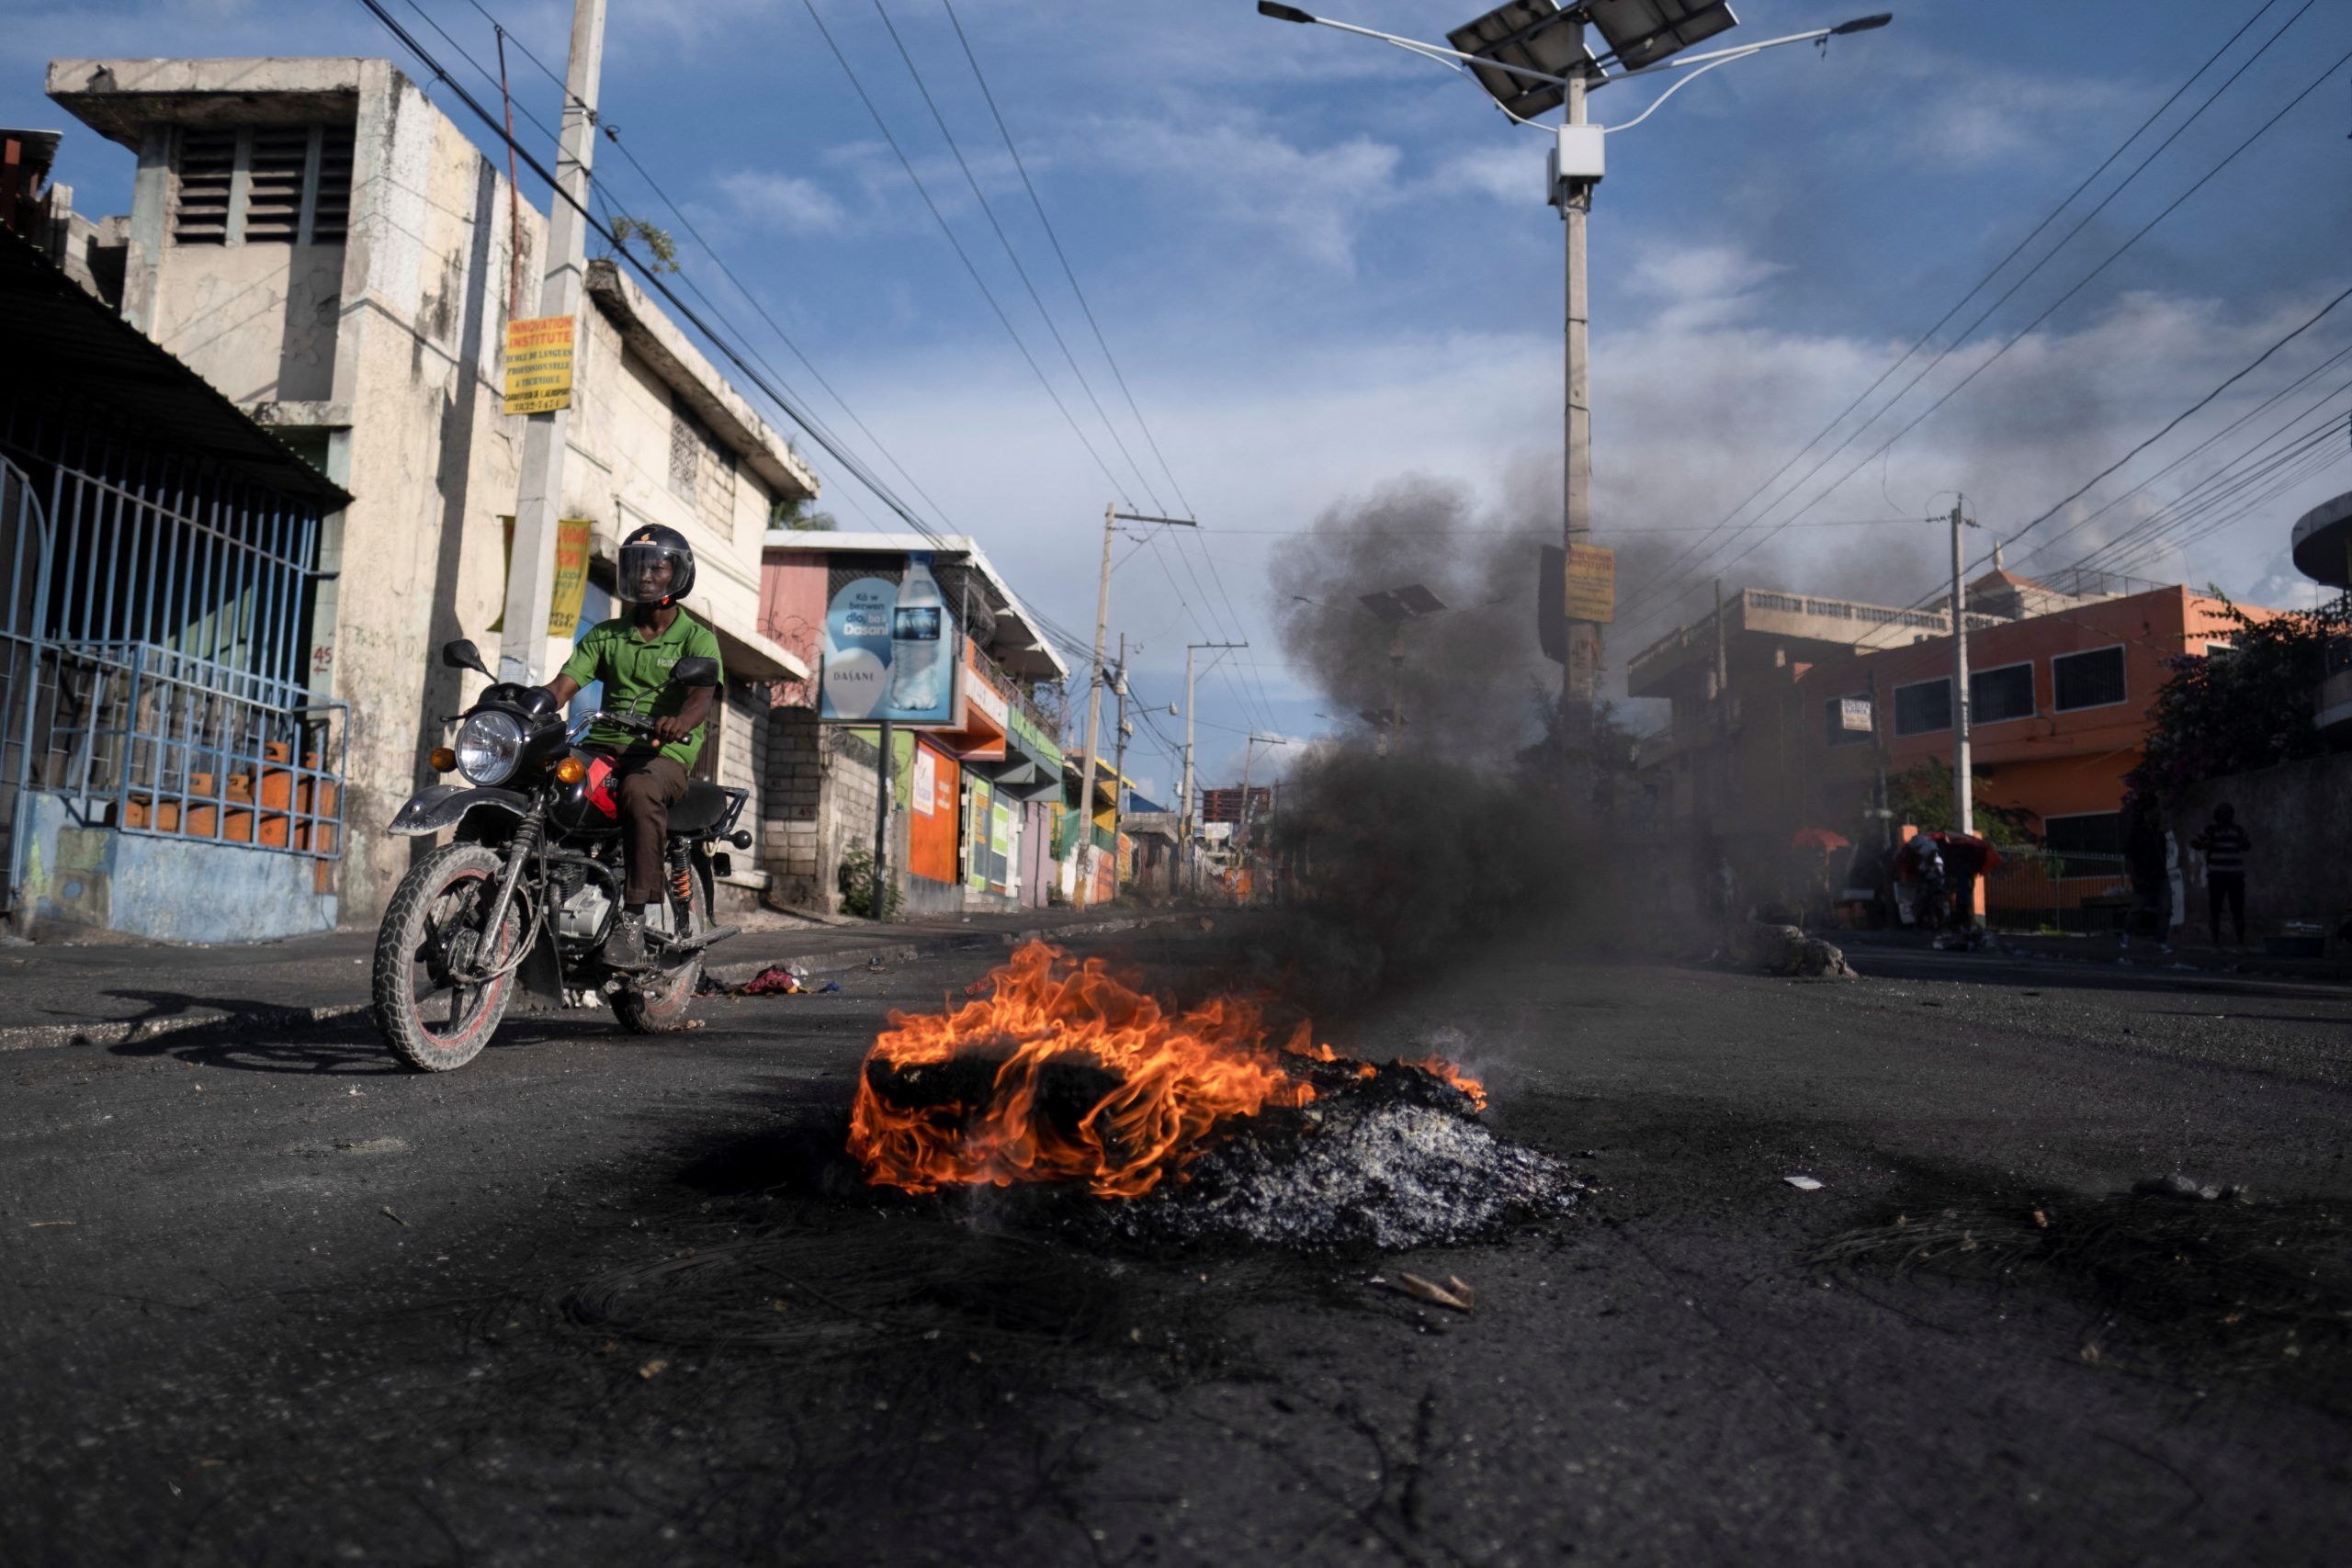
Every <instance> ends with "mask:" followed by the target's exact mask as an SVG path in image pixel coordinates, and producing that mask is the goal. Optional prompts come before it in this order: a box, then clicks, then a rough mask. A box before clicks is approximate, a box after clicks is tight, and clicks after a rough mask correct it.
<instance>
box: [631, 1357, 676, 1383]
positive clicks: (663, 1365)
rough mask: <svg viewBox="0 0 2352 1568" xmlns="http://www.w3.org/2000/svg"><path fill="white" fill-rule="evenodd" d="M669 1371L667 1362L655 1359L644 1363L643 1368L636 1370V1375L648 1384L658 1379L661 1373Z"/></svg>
mask: <svg viewBox="0 0 2352 1568" xmlns="http://www.w3.org/2000/svg"><path fill="white" fill-rule="evenodd" d="M669 1370H670V1363H669V1362H667V1361H664V1360H660V1359H655V1360H650V1361H648V1362H646V1363H645V1365H643V1366H641V1367H639V1368H638V1369H637V1375H638V1376H639V1377H641V1378H643V1379H645V1380H646V1381H647V1382H652V1381H653V1380H654V1379H655V1378H658V1377H660V1376H661V1375H662V1373H663V1372H666V1371H669Z"/></svg>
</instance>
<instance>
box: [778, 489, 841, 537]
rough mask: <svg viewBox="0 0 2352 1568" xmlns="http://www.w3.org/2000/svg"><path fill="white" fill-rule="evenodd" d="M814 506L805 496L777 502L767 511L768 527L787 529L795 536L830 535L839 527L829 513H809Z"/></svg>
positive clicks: (836, 520)
mask: <svg viewBox="0 0 2352 1568" xmlns="http://www.w3.org/2000/svg"><path fill="white" fill-rule="evenodd" d="M814 504H815V502H811V501H810V500H809V498H808V497H807V496H805V495H804V496H799V497H797V498H796V499H794V500H791V501H779V502H776V503H775V506H773V507H772V508H770V509H769V511H768V526H769V527H771V528H789V529H790V530H791V531H792V532H794V533H796V534H830V533H832V532H833V531H834V530H836V529H838V528H839V527H840V526H841V523H840V521H839V520H838V519H836V518H835V517H834V516H833V514H832V513H830V512H812V511H810V510H809V508H810V507H811V506H813V505H814Z"/></svg>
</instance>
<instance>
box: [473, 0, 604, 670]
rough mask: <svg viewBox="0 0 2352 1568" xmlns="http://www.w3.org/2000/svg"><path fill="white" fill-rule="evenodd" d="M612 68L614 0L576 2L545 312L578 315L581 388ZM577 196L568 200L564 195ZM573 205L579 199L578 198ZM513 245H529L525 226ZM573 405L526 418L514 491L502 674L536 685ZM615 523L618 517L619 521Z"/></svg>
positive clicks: (575, 369) (543, 293)
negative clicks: (593, 199)
mask: <svg viewBox="0 0 2352 1568" xmlns="http://www.w3.org/2000/svg"><path fill="white" fill-rule="evenodd" d="M604 74H605V0H573V3H572V7H571V63H570V65H568V66H567V67H566V68H565V71H564V81H563V130H562V135H561V137H560V140H559V142H558V145H557V149H556V164H555V178H556V186H557V188H558V192H559V194H558V195H557V197H556V198H555V200H554V201H553V202H551V203H550V204H549V211H548V265H547V272H546V274H545V275H544V276H543V277H542V278H541V281H540V284H539V314H540V315H541V316H570V317H571V318H572V344H573V362H572V371H571V374H572V388H573V392H572V395H573V396H574V397H575V398H576V397H578V395H579V385H580V379H579V378H580V370H581V366H580V363H579V355H578V345H579V342H580V333H579V315H580V294H581V283H582V280H583V278H584V277H585V276H586V274H587V267H588V220H587V219H586V217H584V216H583V214H584V213H585V211H586V209H587V206H588V172H589V164H590V163H591V161H592V160H593V159H594V155H595V152H596V93H597V88H598V86H599V85H600V84H601V83H602V81H603V80H604ZM565 197H570V198H571V199H570V200H566V199H565ZM574 203H577V205H576V206H575V205H574ZM514 243H515V244H517V245H519V244H521V243H522V236H521V234H519V233H518V234H516V235H515V237H514ZM570 431H571V409H569V408H560V409H557V410H554V411H553V412H548V413H535V414H527V415H526V416H525V423H524V428H523V472H522V479H521V482H520V483H519V484H518V485H517V486H516V489H515V547H514V554H513V556H512V558H510V559H509V560H508V562H507V567H506V612H505V621H504V624H503V630H502V631H501V632H500V634H499V639H498V675H499V679H500V680H502V681H517V682H523V683H524V684H526V685H529V684H534V683H536V682H537V681H538V679H539V676H540V674H541V673H542V671H540V670H539V661H540V660H542V659H544V658H546V656H547V646H548V602H549V601H550V600H551V599H552V598H553V597H554V595H555V542H556V531H557V530H556V524H557V521H558V519H559V518H560V516H561V515H562V512H563V446H564V440H565V437H566V436H567V434H569V433H570ZM615 521H616V523H617V522H618V519H617V518H616V519H615Z"/></svg>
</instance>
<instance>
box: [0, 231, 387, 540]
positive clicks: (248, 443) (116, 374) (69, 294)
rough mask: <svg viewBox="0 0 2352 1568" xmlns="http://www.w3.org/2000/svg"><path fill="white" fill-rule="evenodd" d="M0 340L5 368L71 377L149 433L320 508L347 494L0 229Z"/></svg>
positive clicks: (39, 376)
mask: <svg viewBox="0 0 2352 1568" xmlns="http://www.w3.org/2000/svg"><path fill="white" fill-rule="evenodd" d="M0 344H6V345H7V348H6V354H7V363H8V374H9V375H10V376H11V377H15V378H23V379H26V380H30V381H34V382H37V383H38V382H42V381H46V382H49V383H52V384H55V385H59V386H66V387H71V388H73V389H74V390H76V391H78V392H80V393H81V394H82V395H84V396H85V397H87V398H89V399H90V400H93V401H95V402H97V403H99V404H102V405H104V406H105V407H107V408H109V409H112V410H115V411H117V412H119V413H120V415H121V416H122V418H123V419H124V420H125V421H126V422H127V423H130V424H131V425H132V426H134V427H135V428H137V429H138V430H140V431H141V432H143V433H144V434H147V435H148V436H150V437H152V438H153V439H155V440H157V441H162V442H168V443H170V444H172V445H174V446H179V447H182V448H184V449H185V450H187V451H188V452H191V453H196V454H199V455H201V456H203V457H207V458H209V459H210V461H211V462H212V463H214V464H215V465H217V466H218V467H220V468H223V469H225V470H227V471H228V472H230V473H232V474H234V475H236V476H237V477H238V478H240V479H245V480H247V481H248V482H250V483H253V484H257V485H264V486H266V487H268V488H269V489H271V490H274V491H279V492H280V493H282V494H285V495H287V496H289V497H293V498H296V499H299V500H301V501H306V502H311V503H312V504H313V505H316V506H317V507H318V508H319V509H320V510H321V511H322V512H334V511H338V510H340V509H342V508H344V507H345V506H348V505H350V504H351V496H350V494H349V492H348V491H345V490H344V489H343V487H342V486H340V485H338V484H336V483H335V482H334V480H332V479H328V478H327V477H326V476H325V475H324V474H322V473H321V472H319V470H318V469H316V468H312V467H311V465H310V464H309V463H308V462H306V461H304V460H303V458H302V457H301V456H300V454H299V453H297V452H296V451H295V450H294V449H293V448H292V447H291V446H288V445H287V444H286V443H285V442H283V441H281V440H280V439H278V438H277V436H276V435H274V434H271V433H270V432H268V431H266V430H265V429H263V428H262V427H261V426H260V425H258V424H255V423H254V422H253V421H252V420H251V419H249V418H247V417H246V415H245V412H244V411H243V409H240V408H239V407H238V406H237V405H236V404H235V403H232V402H231V401H230V400H228V398H226V397H225V396H223V395H222V394H221V393H220V390H219V389H217V388H215V387H214V386H213V385H212V383H211V382H209V381H207V380H206V379H205V378H203V377H201V376H199V375H198V374H197V373H196V372H195V371H193V370H191V369H189V368H188V367H187V366H186V365H184V364H182V363H181V362H180V360H179V359H178V358H177V357H175V355H172V354H170V353H169V352H167V351H166V350H164V349H163V348H162V347H159V346H158V345H157V344H154V343H153V341H151V340H150V339H149V338H148V336H147V335H146V334H145V333H142V332H141V331H140V330H139V329H138V328H137V327H134V326H132V325H131V324H130V322H128V321H124V320H123V319H122V318H121V317H120V316H119V315H118V314H117V313H116V312H115V311H114V310H113V309H112V308H110V307H109V306H107V304H106V303H105V302H104V301H102V300H99V299H94V298H93V297H91V295H89V294H88V293H87V292H85V290H84V289H83V288H82V287H81V285H79V284H77V283H75V282H74V280H73V279H72V278H70V277H68V276H65V274H64V273H63V272H62V271H61V270H59V269H58V267H57V266H56V265H53V264H52V263H51V261H50V259H49V258H48V256H46V255H44V254H42V253H41V252H40V250H39V249H38V248H36V247H35V246H34V245H33V244H32V243H29V242H28V241H26V240H24V239H21V238H19V237H18V236H17V235H15V234H12V233H9V232H7V231H5V230H0Z"/></svg>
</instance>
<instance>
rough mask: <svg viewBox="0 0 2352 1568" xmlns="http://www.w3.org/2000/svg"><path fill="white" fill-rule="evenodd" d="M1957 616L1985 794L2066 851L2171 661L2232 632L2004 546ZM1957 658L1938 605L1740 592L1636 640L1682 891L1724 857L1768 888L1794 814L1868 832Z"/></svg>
mask: <svg viewBox="0 0 2352 1568" xmlns="http://www.w3.org/2000/svg"><path fill="white" fill-rule="evenodd" d="M2252 613H2253V614H2256V615H2263V614H2267V612H2264V611H2255V612H2252ZM1967 615H1968V626H1969V639H1970V642H1969V647H1970V655H1969V657H1970V667H1971V676H1970V689H1971V701H1972V705H1973V713H1974V722H1973V725H1972V728H1971V734H1972V739H1973V750H1974V766H1973V772H1974V773H1976V774H1977V775H1978V776H1979V779H1980V783H1979V784H1978V787H1977V799H1978V801H1979V802H1980V803H1981V804H1983V805H1985V806H1989V807H2006V808H2011V809H2014V810H2017V811H2019V812H2022V813H2024V814H2025V815H2026V817H2027V818H2029V819H2030V822H2031V823H2032V824H2033V826H2034V830H2035V831H2036V832H2037V833H2046V834H2048V835H2049V836H2051V837H2052V838H2053V840H2055V841H2056V842H2057V845H2058V847H2060V848H2072V849H2075V850H2079V851H2083V852H2106V850H2107V847H2108V846H2109V840H2111V839H2113V838H2114V836H2115V834H2116V833H2117V832H2118V831H2119V829H2118V820H2117V818H2116V815H2115V814H2116V812H2117V809H2118V807H2120V802H2121V797H2122V785H2121V780H2122V776H2123V774H2125V773H2129V772H2130V771H2131V768H2132V767H2134V766H2136V765H2137V763H2138V761H2139V758H2140V755H2141V750H2142V746H2143V740H2144V737H2145V734H2146V714H2147V705H2148V703H2149V701H2150V700H2151V699H2152V698H2153V697H2154V694H2155V691H2156V689H2157V687H2158V686H2160V685H2161V684H2162V682H2163V681H2164V678H2165V673H2166V672H2167V671H2166V669H2165V660H2167V659H2170V658H2174V657H2177V656H2181V655H2202V654H2204V653H2206V652H2207V651H2208V650H2209V649H2211V648H2212V647H2214V646H2217V645H2218V644H2220V643H2222V642H2223V641H2225V640H2226V637H2227V635H2228V622H2227V620H2226V617H2225V615H2223V607H2222V604H2221V602H2220V601H2218V600H2214V599H2211V598H2209V597H2206V596H2204V595H2201V594H2196V593H2191V592H2188V591H2187V590H2185V589H2182V588H2180V587H2177V586H2174V587H2162V586H2160V585H2157V584H2154V583H2146V582H2141V581H2136V580H2131V579H2125V578H2120V577H2115V576H2105V577H2102V576H2098V575H2096V574H2088V575H2086V576H2084V577H2083V578H2081V579H2079V580H2075V579H2070V580H2068V581H2064V582H2063V583H2059V584H2053V583H2050V582H2044V581H2036V580H2033V579H2030V578H2026V577H2021V576H2019V575H2018V574H2017V573H2015V572H2012V571H2009V570H2007V569H2006V568H2004V567H2003V566H2001V565H1999V564H1998V563H1997V559H1996V565H1995V566H1994V568H1993V570H1990V571H1987V572H1986V573H1985V574H1984V575H1983V576H1981V577H1979V578H1977V579H1976V580H1974V581H1972V582H1971V583H1970V584H1969V585H1968V592H1967ZM1627 685H1628V688H1629V690H1630V692H1631V694H1633V695H1634V696H1643V697H1663V698H1666V699H1668V700H1669V701H1670V702H1671V703H1672V705H1673V713H1672V717H1671V720H1670V722H1669V723H1668V726H1667V727H1666V728H1663V729H1661V730H1659V731H1657V733H1655V734H1653V735H1650V736H1647V737H1645V739H1643V741H1642V743H1641V746H1640V749H1639V752H1638V756H1637V762H1638V765H1639V766H1640V767H1641V768H1642V769H1643V770H1645V772H1646V773H1649V774H1650V776H1651V777H1652V778H1653V780H1654V781H1655V783H1656V785H1657V795H1658V801H1659V811H1658V818H1659V825H1658V828H1657V835H1656V836H1657V851H1658V854H1659V858H1660V862H1661V869H1662V872H1663V873H1664V874H1665V875H1666V877H1667V879H1668V881H1669V882H1670V883H1672V884H1673V885H1674V886H1676V887H1677V888H1678V889H1679V892H1678V902H1680V903H1684V904H1696V903H1700V902H1703V901H1704V899H1705V897H1707V895H1708V893H1709V891H1710V890H1711V889H1713V888H1714V887H1715V886H1719V885H1720V883H1721V879H1722V874H1723V872H1724V869H1725V868H1726V867H1727V868H1728V869H1729V871H1730V873H1731V874H1732V877H1733V880H1734V883H1735V884H1736V885H1737V886H1747V887H1755V886H1769V885H1770V883H1771V882H1772V881H1773V879H1774V878H1775V877H1776V876H1777V875H1778V874H1779V870H1778V861H1779V857H1780V855H1781V852H1782V851H1783V850H1784V849H1785V847H1786V845H1787V842H1788V840H1789V837H1790V835H1791V834H1792V833H1793V832H1794V831H1795V830H1796V829H1800V828H1806V827H1818V828H1828V829H1833V830H1836V831H1838V832H1840V833H1844V834H1846V835H1848V836H1849V837H1860V836H1861V835H1862V834H1864V833H1865V832H1867V831H1872V830H1874V826H1873V825H1872V824H1871V823H1870V822H1869V821H1868V819H1867V818H1865V817H1864V815H1863V814H1864V812H1865V809H1866V808H1867V807H1868V806H1869V803H1870V796H1871V793H1872V791H1873V789H1874V787H1875V782H1876V777H1877V774H1878V773H1879V771H1880V769H1881V767H1882V766H1883V768H1884V769H1885V770H1886V771H1887V773H1890V774H1900V773H1904V772H1905V771H1906V770H1908V769H1911V768H1913V767H1916V766H1917V765H1919V764H1921V763H1923V762H1927V761H1931V760H1936V761H1943V762H1945V763H1947V764H1949V762H1950V761H1951V751H1952V736H1951V722H1952V721H1951V611H1950V609H1949V608H1948V607H1938V608H1935V609H1928V608H1921V607H1902V606H1894V605H1883V604H1862V603H1859V602H1854V601H1849V600H1840V599H1826V598H1817V597H1813V596H1809V595H1801V594H1792V593H1781V592H1773V591H1770V590H1763V589H1752V588H1751V589H1745V590H1742V591H1740V592H1737V593H1736V594H1734V595H1732V596H1730V597H1728V598H1726V599H1725V600H1724V604H1723V607H1722V609H1721V611H1719V612H1718V613H1717V614H1715V615H1710V616H1708V617H1706V618H1705V619H1703V620H1702V621H1699V622H1697V623H1695V624H1693V625H1691V626H1683V627H1680V628H1678V629H1677V630H1676V631H1674V632H1672V633H1669V634H1668V635H1667V636H1666V637H1661V638H1659V639H1658V640H1657V641H1656V642H1655V643H1653V644H1651V645H1650V646H1649V647H1648V648H1645V649H1643V650H1642V651H1641V652H1640V653H1638V654H1636V655H1635V656H1634V660H1633V661H1632V662H1631V664H1630V665H1629V666H1628V668H1627Z"/></svg>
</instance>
